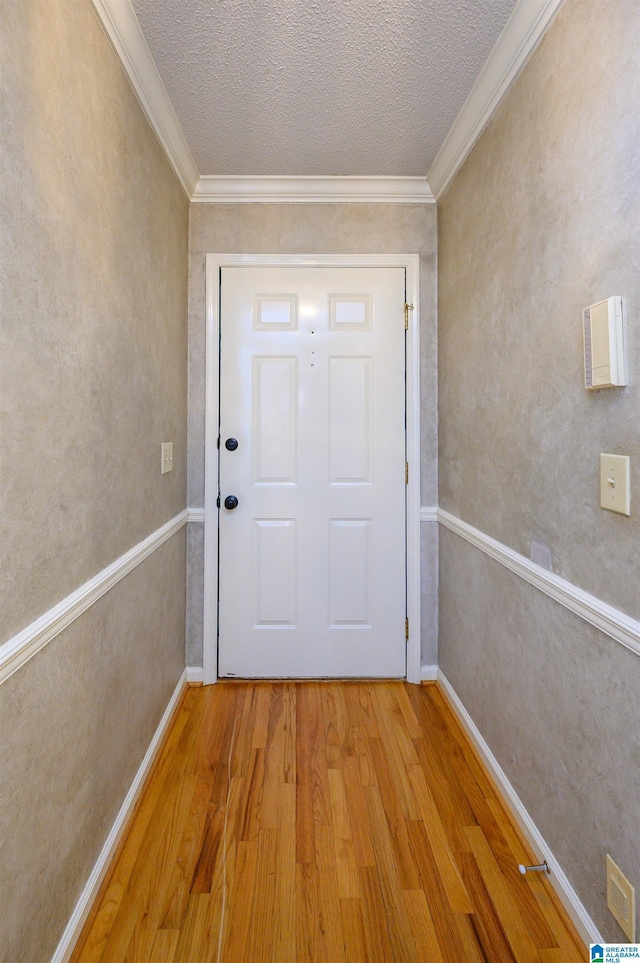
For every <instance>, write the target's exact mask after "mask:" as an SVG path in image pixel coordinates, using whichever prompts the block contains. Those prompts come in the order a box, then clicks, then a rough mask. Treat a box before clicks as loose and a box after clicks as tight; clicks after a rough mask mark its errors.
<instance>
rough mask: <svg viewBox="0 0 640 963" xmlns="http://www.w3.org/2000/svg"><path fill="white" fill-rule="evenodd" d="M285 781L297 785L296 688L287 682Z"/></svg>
mask: <svg viewBox="0 0 640 963" xmlns="http://www.w3.org/2000/svg"><path fill="white" fill-rule="evenodd" d="M282 729H283V747H282V768H283V781H284V782H285V783H290V784H291V785H293V786H295V784H296V687H295V685H294V684H293V683H292V682H286V683H285V685H284V690H283V696H282Z"/></svg>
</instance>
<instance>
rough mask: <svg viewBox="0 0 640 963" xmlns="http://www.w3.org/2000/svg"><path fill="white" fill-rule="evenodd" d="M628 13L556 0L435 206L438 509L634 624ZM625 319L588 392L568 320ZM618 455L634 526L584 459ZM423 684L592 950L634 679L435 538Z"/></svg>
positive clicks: (634, 352) (630, 742)
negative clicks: (591, 310)
mask: <svg viewBox="0 0 640 963" xmlns="http://www.w3.org/2000/svg"><path fill="white" fill-rule="evenodd" d="M639 99H640V8H639V7H638V4H637V3H635V2H634V0H616V2H615V3H611V2H608V0H588V2H585V0H566V3H565V4H564V5H563V6H562V8H561V10H560V13H559V15H558V17H557V19H556V21H555V22H554V24H553V25H552V27H551V29H550V30H549V32H548V34H547V35H546V37H545V38H544V40H543V41H542V43H541V45H540V46H539V48H538V49H537V50H536V52H535V53H534V55H533V56H532V58H531V60H530V61H529V63H528V64H527V66H526V67H525V69H524V71H523V72H522V74H521V76H520V77H519V79H518V80H517V81H516V83H515V85H514V86H513V87H512V89H511V90H510V92H509V93H508V95H507V97H506V98H505V100H504V101H503V103H502V104H501V106H500V108H499V110H498V112H497V114H496V115H495V116H494V118H493V120H492V121H491V123H490V125H489V127H488V128H487V130H486V131H485V132H484V134H483V136H482V137H481V139H480V140H479V142H478V143H477V144H476V146H475V148H474V150H473V151H472V153H471V155H470V156H469V158H468V160H467V161H466V163H465V164H464V166H463V167H462V169H461V170H460V172H459V173H458V175H457V177H456V178H455V180H454V181H453V183H452V185H451V187H450V188H449V189H448V191H447V192H446V193H445V195H444V197H443V198H442V199H441V201H440V202H439V210H438V224H439V236H438V258H439V280H438V284H439V355H438V366H439V413H440V414H439V418H440V420H439V439H440V442H439V443H440V459H439V465H440V506H441V508H443V509H445V510H446V511H447V512H449V513H451V514H452V515H454V516H457V517H458V518H460V519H462V520H463V521H464V522H466V523H468V524H470V525H472V526H474V527H475V528H477V529H479V530H481V531H482V532H483V533H485V534H487V535H489V536H491V537H493V538H495V539H497V540H498V541H499V542H501V543H503V544H504V545H506V546H508V547H509V548H510V549H513V550H515V551H517V552H519V553H520V554H521V555H523V556H525V557H527V558H529V555H530V550H531V543H532V541H535V542H538V543H540V544H542V545H543V546H545V547H546V548H548V549H549V551H550V554H551V558H552V566H553V571H554V572H555V573H557V574H558V575H560V576H562V577H563V578H564V579H566V580H567V581H568V582H570V583H572V584H574V585H576V586H578V587H580V588H582V589H584V590H586V591H587V592H589V593H591V594H593V595H595V596H597V597H598V598H600V599H602V600H604V601H605V602H607V603H609V604H610V605H612V606H614V607H615V608H617V609H619V610H621V611H622V612H623V613H625V614H626V615H628V616H631V617H632V618H634V619H636V620H637V619H640V593H638V584H639V575H640V567H639V557H640V556H639V554H638V546H639V545H640V513H639V512H638V509H637V505H638V496H639V493H640V390H639V387H638V385H639V384H640V377H639V367H640V326H639V325H638V323H637V320H638V317H639V315H640V191H639V187H638V185H639V183H640V115H639V113H638V103H639ZM618 294H621V295H623V296H624V299H625V308H626V315H627V321H628V327H627V333H628V348H629V371H630V384H629V387H627V388H621V389H611V390H603V391H596V392H588V391H586V390H585V388H584V381H583V360H582V355H583V348H582V327H581V322H582V309H583V307H585V306H587V305H589V304H592V303H594V302H596V301H599V300H601V299H603V298H606V297H609V296H611V295H618ZM600 452H614V453H619V454H627V455H630V456H631V473H632V479H631V484H632V515H631V517H630V518H626V517H624V516H622V515H614V514H612V513H610V512H606V511H604V510H602V509H601V508H600V504H599V502H600V499H599V454H600ZM440 544H441V562H440V665H441V667H442V669H443V671H444V673H445V675H446V677H447V678H448V680H449V681H450V682H451V684H452V685H453V687H454V689H455V690H456V692H457V693H458V695H459V696H460V698H461V699H462V701H463V703H464V704H465V706H466V708H467V709H468V711H469V712H470V714H471V716H472V717H473V719H474V721H475V723H476V725H477V726H478V727H479V729H480V730H481V732H482V733H483V735H484V737H485V739H486V740H487V742H488V743H489V745H490V747H491V749H492V750H493V752H494V754H495V756H496V757H497V758H498V761H499V762H500V764H501V766H502V767H503V769H504V770H505V771H506V773H507V776H508V777H509V779H510V780H511V781H512V782H513V784H514V786H515V787H516V789H517V791H518V793H519V795H520V797H521V799H522V800H523V802H524V804H525V806H526V807H527V809H528V811H529V812H530V814H531V815H532V816H533V818H534V820H535V821H536V823H537V825H538V827H539V829H540V830H541V832H542V834H543V835H544V836H545V838H546V839H547V841H548V843H549V844H550V846H551V848H552V850H553V852H554V853H555V855H556V856H557V857H558V858H559V859H560V862H561V863H562V865H563V867H564V869H565V871H566V873H567V875H568V877H569V879H570V881H571V883H572V884H573V886H574V888H575V889H576V891H577V892H578V895H579V896H580V897H581V899H582V901H583V902H584V904H585V906H586V908H587V910H588V911H589V913H590V914H591V915H592V917H593V919H594V921H595V922H596V923H597V925H598V926H599V927H600V928H601V930H602V932H603V934H604V935H605V937H610V938H611V939H614V938H615V939H618V938H620V931H619V930H618V928H617V924H616V923H615V922H614V920H613V917H612V916H611V915H610V914H609V912H608V910H607V909H606V900H605V882H606V875H605V853H606V852H610V853H611V854H612V856H613V857H614V859H615V860H617V861H618V862H619V864H620V866H621V868H622V869H623V871H624V872H626V873H627V874H628V875H629V876H630V878H631V881H632V882H633V883H634V884H635V885H636V886H638V885H640V840H639V837H638V833H637V822H638V818H639V817H640V809H639V804H638V793H637V779H638V771H639V766H640V724H639V723H640V712H639V710H638V699H637V692H638V688H639V687H640V659H638V657H637V656H636V655H635V654H632V653H631V652H630V651H629V650H628V649H625V648H623V647H622V646H621V645H620V644H619V643H617V642H615V641H613V640H612V639H611V638H609V637H608V636H605V635H602V634H601V633H600V632H598V631H597V630H595V629H593V628H592V627H591V626H589V625H587V624H586V623H585V622H583V621H582V620H581V619H580V618H578V616H576V615H575V614H572V613H571V612H569V611H567V609H565V608H563V607H562V606H561V605H559V604H558V603H557V602H552V601H551V600H550V599H548V598H547V597H546V596H544V595H542V593H540V592H539V591H538V590H537V589H536V588H533V587H532V586H530V585H529V584H527V583H525V582H523V581H522V580H521V579H519V577H518V576H516V575H514V574H512V573H510V572H507V571H506V569H504V568H503V567H501V566H500V565H499V564H497V563H496V562H494V561H492V560H490V559H489V558H487V556H486V555H485V554H483V553H482V552H480V551H479V550H478V549H477V548H475V547H472V546H471V545H470V544H469V543H468V542H466V541H464V540H463V539H461V538H460V537H459V536H458V535H457V534H453V533H452V532H450V531H443V532H441V536H440Z"/></svg>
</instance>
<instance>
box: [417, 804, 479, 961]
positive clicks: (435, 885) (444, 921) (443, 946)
mask: <svg viewBox="0 0 640 963" xmlns="http://www.w3.org/2000/svg"><path fill="white" fill-rule="evenodd" d="M407 829H408V831H409V839H410V840H411V847H412V849H413V851H414V854H415V860H416V865H417V867H418V871H419V873H420V879H421V881H422V891H423V892H424V895H425V898H426V900H427V904H428V907H429V912H430V914H431V919H432V920H433V925H434V928H435V931H436V935H437V939H438V946H439V947H440V953H441V954H442V958H443V961H444V963H467V961H466V959H465V957H464V956H463V955H462V952H461V950H460V946H459V937H458V930H457V926H456V920H455V914H454V912H453V910H452V909H451V905H450V903H449V900H448V899H447V894H446V892H445V889H444V885H443V882H442V879H441V877H440V875H439V873H438V867H437V865H436V861H435V857H434V855H433V850H432V849H431V845H430V843H429V839H428V837H427V832H426V829H425V827H424V824H423V823H422V821H411V822H409V823H407Z"/></svg>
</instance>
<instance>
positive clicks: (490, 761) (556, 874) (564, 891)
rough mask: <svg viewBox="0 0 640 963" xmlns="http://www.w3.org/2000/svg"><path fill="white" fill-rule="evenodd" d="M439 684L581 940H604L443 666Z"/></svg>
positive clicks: (595, 941) (587, 941)
mask: <svg viewBox="0 0 640 963" xmlns="http://www.w3.org/2000/svg"><path fill="white" fill-rule="evenodd" d="M438 683H439V684H440V685H441V686H442V688H443V689H444V691H445V692H446V694H447V697H448V699H449V702H450V703H451V706H452V708H453V709H454V710H455V713H456V715H457V716H458V719H459V720H460V722H461V724H462V725H463V727H464V729H465V731H466V732H467V734H468V736H469V738H470V740H471V742H472V743H473V745H474V746H475V748H476V749H477V751H478V753H479V754H480V758H481V759H482V761H483V762H484V764H485V766H486V767H487V769H488V770H489V772H490V773H491V775H492V776H493V778H494V779H495V781H496V782H497V784H498V786H499V788H500V790H501V792H502V794H503V796H504V797H505V799H506V800H508V802H509V803H510V806H511V811H512V813H513V815H514V816H515V818H516V820H517V822H518V825H519V826H520V828H521V829H522V831H523V833H524V834H525V836H526V837H527V839H528V841H529V843H530V844H531V846H532V847H533V850H534V852H535V853H536V854H537V856H536V858H538V857H539V858H540V859H546V861H547V863H548V864H549V868H550V870H551V875H550V876H549V877H548V878H549V881H550V882H551V885H552V886H553V888H554V889H555V891H556V893H557V894H558V896H559V897H560V900H561V901H562V904H563V906H564V907H565V909H566V911H567V913H568V914H569V916H570V917H571V919H572V920H573V922H574V924H575V926H576V928H577V929H578V931H579V933H580V935H581V937H582V939H583V940H584V941H585V942H586V943H602V942H603V940H602V936H601V935H600V933H599V932H598V929H597V927H596V924H595V923H594V922H593V920H592V919H591V917H590V916H589V914H588V913H587V911H586V909H585V907H584V906H583V904H582V902H581V901H580V898H579V897H578V894H577V893H576V891H575V890H574V888H573V886H572V885H571V883H570V882H569V880H568V879H567V877H566V876H565V874H564V872H563V869H562V867H561V865H560V863H559V862H558V861H557V859H556V858H555V856H554V855H553V853H552V852H551V850H550V849H549V847H548V846H547V844H546V842H545V841H544V838H543V836H542V834H541V832H540V830H539V829H538V827H537V826H536V824H535V823H534V821H533V819H532V818H531V816H530V815H529V813H528V812H527V810H526V808H525V806H524V804H523V802H522V800H521V799H520V797H519V796H518V794H517V793H516V791H515V789H514V788H513V786H512V785H511V783H510V782H509V780H508V778H507V776H506V774H505V772H504V770H503V769H502V767H501V765H500V763H499V762H498V760H497V759H496V757H495V756H494V755H493V753H492V752H491V749H490V748H489V746H488V745H487V743H486V742H485V740H484V738H483V736H482V734H481V732H480V730H479V729H478V727H477V726H476V724H475V723H474V721H473V719H472V718H471V716H470V715H469V713H468V712H467V710H466V709H465V707H464V705H463V704H462V702H461V701H460V698H459V697H458V695H457V694H456V692H455V690H454V689H453V687H452V685H451V683H450V682H449V681H448V679H447V678H446V676H445V674H444V672H443V671H442V669H439V670H438Z"/></svg>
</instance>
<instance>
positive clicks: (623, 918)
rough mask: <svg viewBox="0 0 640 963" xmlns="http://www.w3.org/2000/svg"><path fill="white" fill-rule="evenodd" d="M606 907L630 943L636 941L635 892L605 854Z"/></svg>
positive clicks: (618, 868)
mask: <svg viewBox="0 0 640 963" xmlns="http://www.w3.org/2000/svg"><path fill="white" fill-rule="evenodd" d="M607 906H608V907H609V909H610V910H611V912H612V913H613V915H614V916H615V918H616V919H617V921H618V923H619V924H620V926H621V928H622V929H623V930H624V933H625V936H626V937H627V939H628V940H629V942H630V943H635V941H636V891H635V889H634V888H633V886H632V885H631V883H630V882H629V880H628V879H627V877H626V876H625V875H624V873H623V872H622V870H621V869H620V867H619V866H617V865H616V863H614V861H613V860H612V859H611V856H609V853H607Z"/></svg>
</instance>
